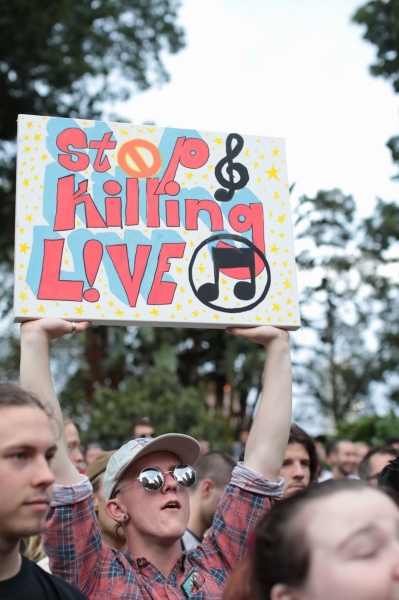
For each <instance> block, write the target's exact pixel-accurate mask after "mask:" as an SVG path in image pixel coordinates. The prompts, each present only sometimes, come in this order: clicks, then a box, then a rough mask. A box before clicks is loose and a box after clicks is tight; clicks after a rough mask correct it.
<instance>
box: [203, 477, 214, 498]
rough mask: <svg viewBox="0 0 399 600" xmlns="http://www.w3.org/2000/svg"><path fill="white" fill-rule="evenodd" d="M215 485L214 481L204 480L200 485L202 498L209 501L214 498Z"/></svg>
mask: <svg viewBox="0 0 399 600" xmlns="http://www.w3.org/2000/svg"><path fill="white" fill-rule="evenodd" d="M214 489H215V484H214V483H213V481H212V479H203V480H202V481H201V483H200V491H201V498H203V499H204V500H205V499H208V498H210V496H212V493H213V490H214Z"/></svg>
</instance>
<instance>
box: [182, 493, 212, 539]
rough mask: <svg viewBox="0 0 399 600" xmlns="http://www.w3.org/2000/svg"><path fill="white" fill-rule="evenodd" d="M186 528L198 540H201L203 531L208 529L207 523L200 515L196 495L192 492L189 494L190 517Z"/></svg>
mask: <svg viewBox="0 0 399 600" xmlns="http://www.w3.org/2000/svg"><path fill="white" fill-rule="evenodd" d="M187 528H188V529H189V530H190V531H191V533H193V534H194V535H195V536H196V537H197V538H198V539H199V540H202V538H203V537H204V533H205V531H206V530H207V529H208V525H207V523H206V522H205V521H204V519H203V517H202V515H201V507H200V503H199V502H198V501H197V497H196V496H195V495H194V494H193V495H192V496H190V519H189V521H188V525H187Z"/></svg>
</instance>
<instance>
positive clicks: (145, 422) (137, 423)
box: [130, 417, 155, 437]
mask: <svg viewBox="0 0 399 600" xmlns="http://www.w3.org/2000/svg"><path fill="white" fill-rule="evenodd" d="M140 425H145V426H146V427H152V428H153V430H154V431H155V427H154V425H153V423H151V421H150V419H148V418H147V417H143V418H142V419H138V420H137V421H135V422H134V423H133V425H132V426H131V428H130V434H131V435H132V436H133V437H134V433H133V432H134V430H135V429H136V427H138V426H140Z"/></svg>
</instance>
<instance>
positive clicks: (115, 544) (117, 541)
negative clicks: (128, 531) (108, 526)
mask: <svg viewBox="0 0 399 600" xmlns="http://www.w3.org/2000/svg"><path fill="white" fill-rule="evenodd" d="M101 537H102V540H103V542H104V544H106V545H107V546H111V548H115V549H116V550H119V552H126V540H125V538H124V537H120V538H119V537H118V536H117V535H111V534H109V533H107V532H106V531H105V532H104V531H103V532H101Z"/></svg>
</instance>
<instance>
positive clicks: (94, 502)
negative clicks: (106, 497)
mask: <svg viewBox="0 0 399 600" xmlns="http://www.w3.org/2000/svg"><path fill="white" fill-rule="evenodd" d="M91 497H92V498H93V504H94V512H95V513H96V514H97V513H98V499H97V496H96V495H95V493H94V492H93V493H92V495H91Z"/></svg>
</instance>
